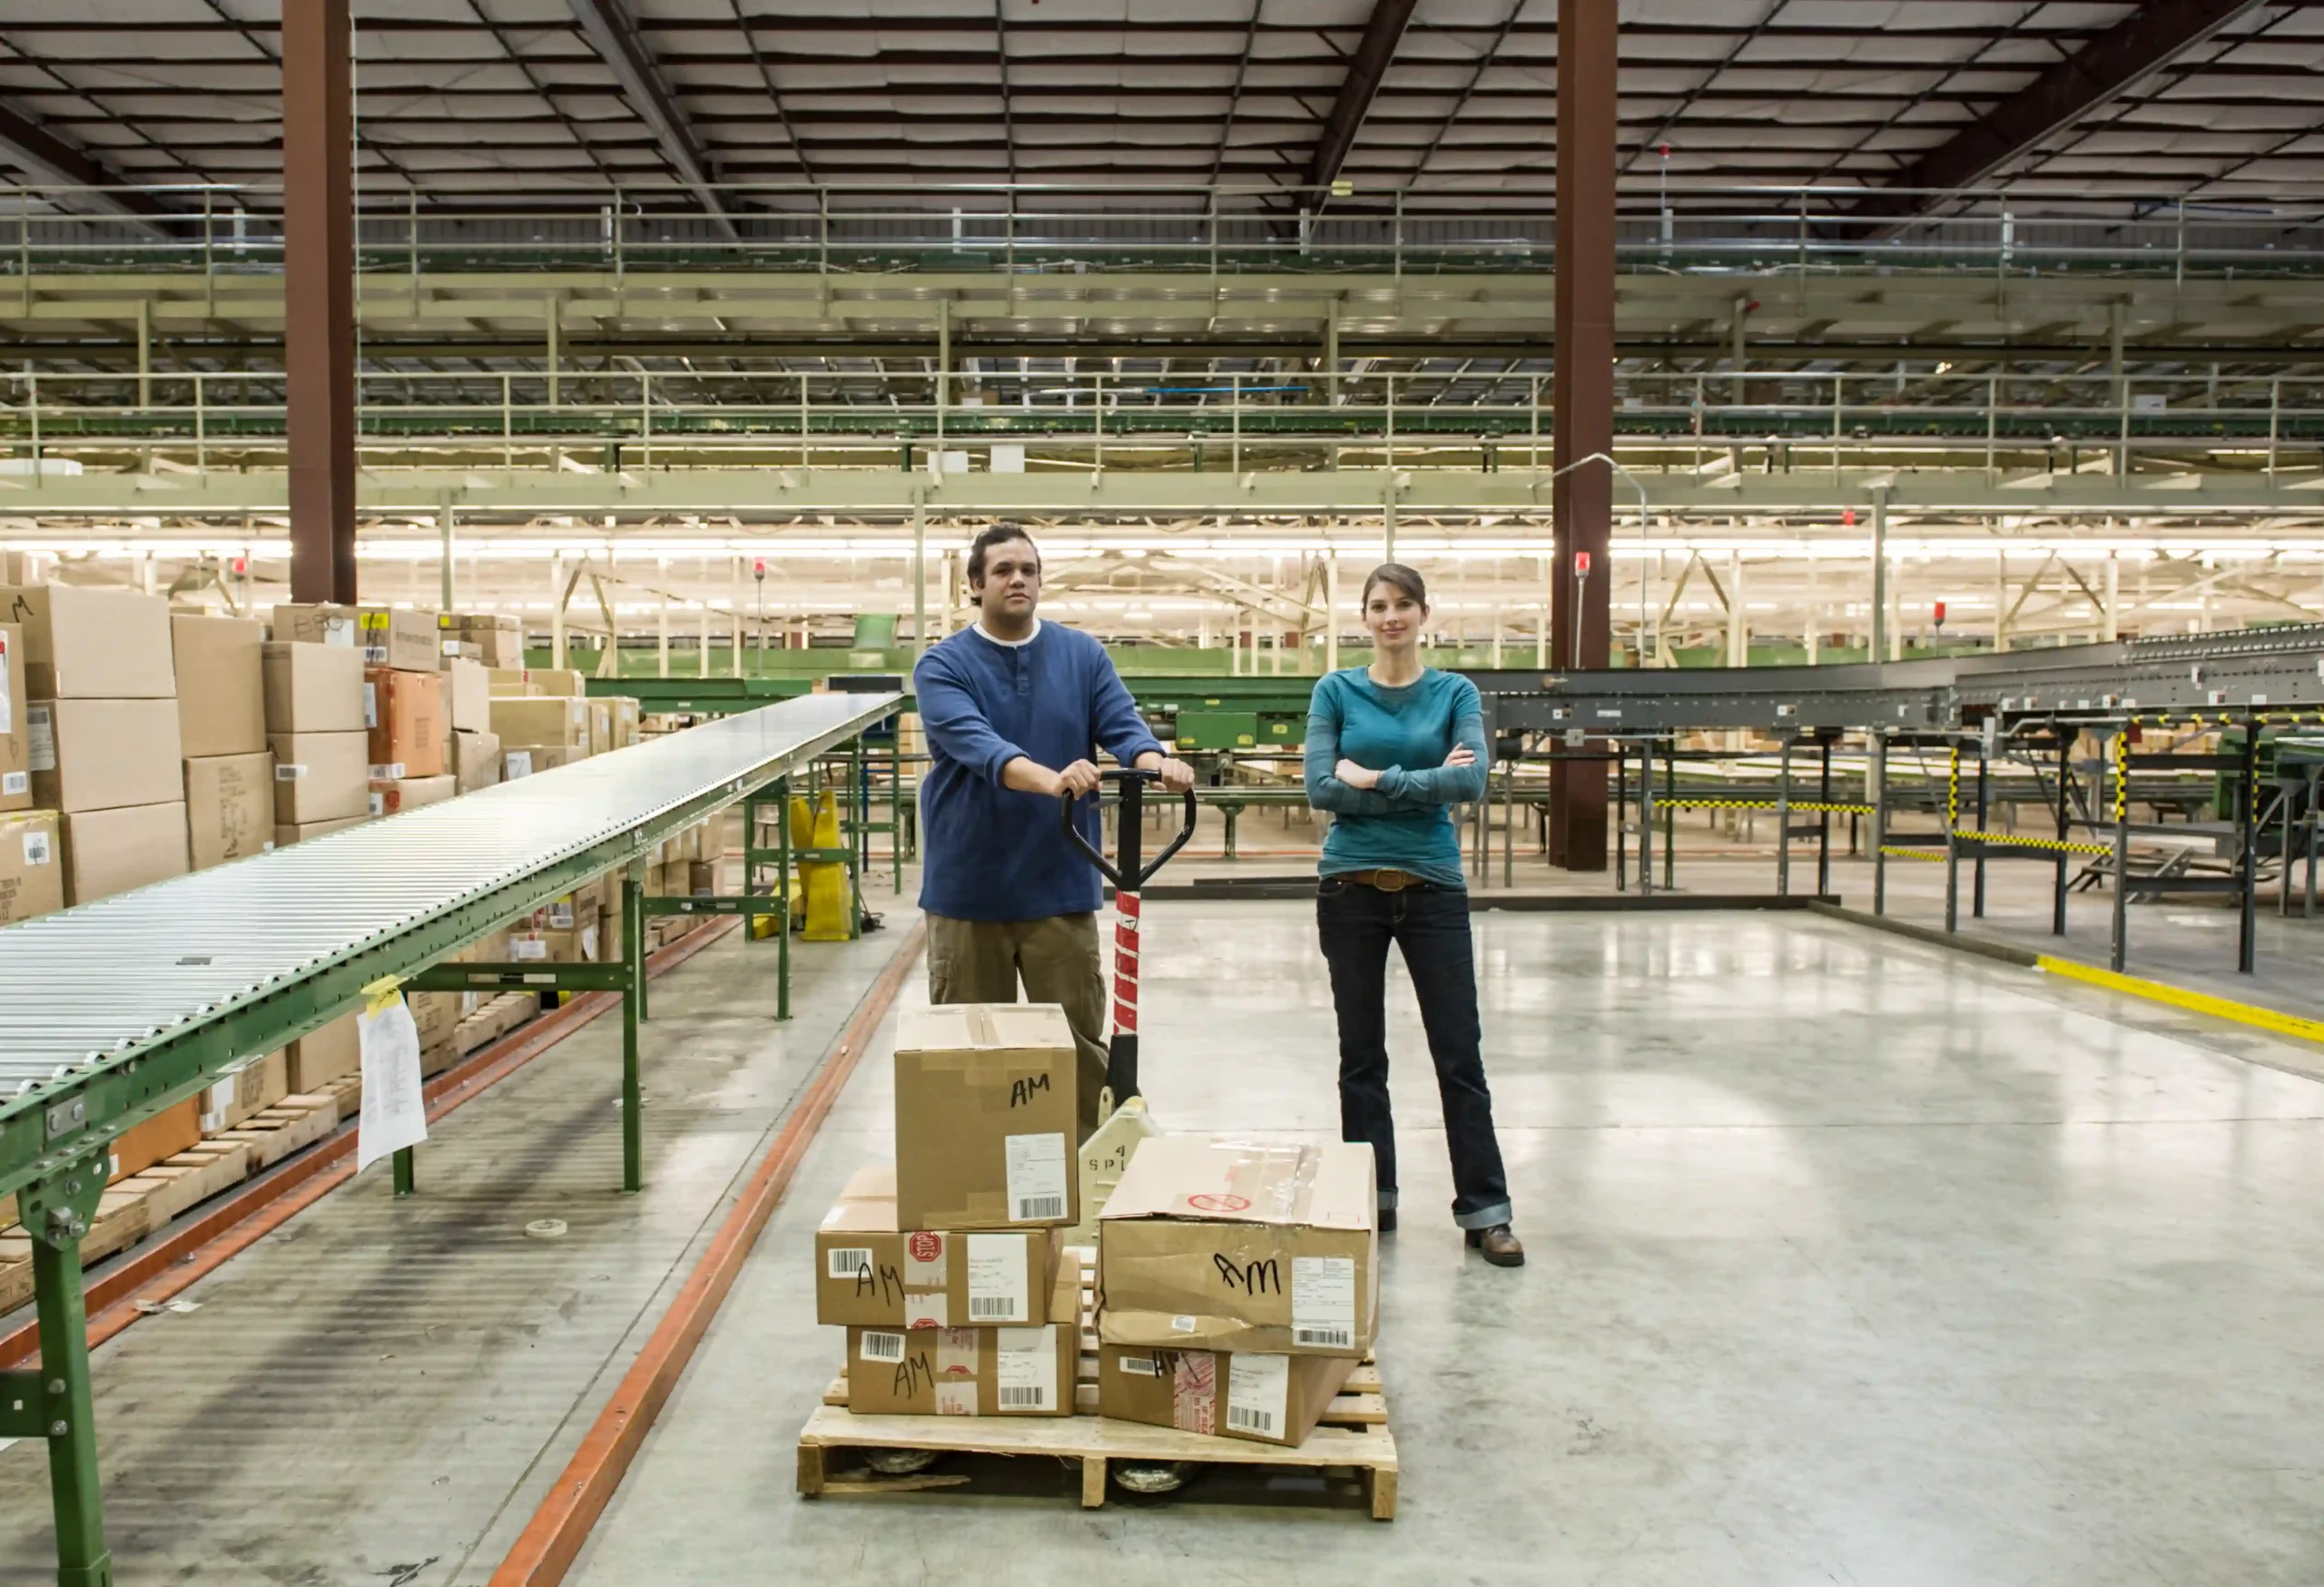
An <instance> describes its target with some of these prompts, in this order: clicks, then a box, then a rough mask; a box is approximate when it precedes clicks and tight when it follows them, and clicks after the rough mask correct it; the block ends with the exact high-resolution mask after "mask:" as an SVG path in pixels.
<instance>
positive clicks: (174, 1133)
mask: <svg viewBox="0 0 2324 1587" xmlns="http://www.w3.org/2000/svg"><path fill="white" fill-rule="evenodd" d="M201 1144H202V1102H201V1099H199V1098H197V1097H188V1098H187V1099H185V1100H184V1101H182V1102H176V1103H172V1105H171V1106H169V1107H167V1108H164V1109H162V1110H161V1111H160V1112H159V1113H156V1114H154V1115H153V1118H151V1119H147V1120H145V1122H144V1123H143V1124H133V1125H131V1126H130V1127H129V1128H128V1129H124V1130H123V1131H122V1132H121V1133H120V1134H119V1135H117V1136H115V1137H113V1178H112V1179H111V1180H109V1181H107V1182H108V1183H112V1184H117V1183H119V1182H120V1181H121V1180H123V1179H126V1178H130V1177H131V1176H132V1175H135V1174H142V1173H143V1172H144V1171H145V1170H146V1169H148V1168H152V1167H153V1165H154V1164H155V1163H161V1162H167V1161H168V1160H169V1159H170V1158H173V1157H175V1156H177V1155H178V1153H180V1152H182V1151H191V1150H192V1149H193V1148H195V1147H197V1146H199V1145H201Z"/></svg>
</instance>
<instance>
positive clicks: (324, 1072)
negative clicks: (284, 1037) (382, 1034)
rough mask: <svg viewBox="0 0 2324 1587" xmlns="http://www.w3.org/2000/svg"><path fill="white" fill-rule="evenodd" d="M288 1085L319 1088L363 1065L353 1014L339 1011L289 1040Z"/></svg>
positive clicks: (312, 1089) (296, 1088) (300, 1087)
mask: <svg viewBox="0 0 2324 1587" xmlns="http://www.w3.org/2000/svg"><path fill="white" fill-rule="evenodd" d="M290 1052H291V1089H292V1090H293V1091H298V1092H301V1093H303V1092H308V1091H320V1090H321V1089H323V1088H324V1087H325V1086H327V1085H329V1084H330V1082H331V1081H333V1080H335V1079H339V1078H340V1076H342V1075H351V1074H353V1073H355V1072H356V1071H357V1070H358V1069H361V1068H362V1067H363V1043H362V1037H361V1036H360V1035H359V1033H358V1031H357V1030H356V1028H355V1016H354V1015H353V1014H341V1015H340V1017H339V1018H338V1019H336V1020H332V1021H331V1022H330V1024H328V1025H325V1026H323V1027H322V1028H321V1029H320V1030H310V1031H308V1032H307V1033H306V1034H305V1035H304V1036H301V1037H300V1038H299V1039H298V1040H296V1041H293V1042H292V1043H291V1047H290Z"/></svg>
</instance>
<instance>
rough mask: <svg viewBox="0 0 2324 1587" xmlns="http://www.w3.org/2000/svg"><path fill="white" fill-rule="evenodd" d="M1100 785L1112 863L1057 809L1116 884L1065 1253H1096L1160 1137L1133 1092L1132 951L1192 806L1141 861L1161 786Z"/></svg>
mask: <svg viewBox="0 0 2324 1587" xmlns="http://www.w3.org/2000/svg"><path fill="white" fill-rule="evenodd" d="M1100 776H1101V777H1102V779H1103V780H1104V781H1106V782H1108V783H1112V784H1116V785H1117V786H1118V788H1119V790H1120V805H1119V808H1118V811H1117V813H1116V820H1115V827H1116V838H1115V844H1114V846H1115V851H1116V854H1117V858H1115V859H1113V860H1110V861H1109V860H1108V859H1107V858H1106V856H1105V854H1104V853H1102V852H1100V851H1099V850H1098V849H1097V848H1095V847H1093V846H1092V845H1091V844H1090V842H1089V840H1088V838H1085V837H1083V836H1082V835H1081V829H1080V828H1079V827H1078V826H1076V825H1075V824H1074V823H1073V813H1074V806H1075V804H1076V803H1077V801H1075V800H1073V799H1070V798H1063V799H1059V801H1058V821H1059V825H1061V826H1062V827H1063V828H1064V829H1065V835H1066V836H1067V837H1068V838H1069V839H1070V840H1072V843H1073V846H1074V847H1075V848H1077V849H1079V850H1080V851H1081V853H1083V854H1084V855H1085V856H1087V857H1088V861H1089V862H1090V863H1091V864H1092V865H1095V866H1096V867H1098V873H1099V874H1100V875H1102V876H1104V877H1105V878H1106V880H1107V881H1108V882H1112V883H1113V884H1114V910H1115V916H1114V989H1113V1003H1114V1030H1113V1035H1112V1036H1111V1037H1110V1038H1109V1039H1108V1041H1107V1045H1106V1089H1104V1090H1102V1091H1100V1092H1099V1093H1098V1119H1100V1121H1101V1122H1100V1123H1099V1124H1098V1129H1097V1132H1096V1133H1095V1134H1093V1135H1091V1136H1090V1138H1088V1140H1086V1141H1084V1142H1083V1143H1082V1146H1081V1221H1080V1222H1079V1223H1078V1224H1076V1225H1075V1226H1074V1227H1072V1228H1070V1229H1068V1230H1067V1231H1066V1237H1065V1243H1066V1244H1067V1245H1068V1246H1094V1245H1096V1244H1097V1243H1098V1212H1099V1211H1100V1209H1102V1208H1103V1207H1105V1205H1106V1198H1108V1196H1111V1195H1112V1194H1113V1193H1114V1187H1115V1186H1117V1185H1118V1184H1120V1183H1121V1178H1122V1170H1123V1169H1124V1168H1128V1166H1129V1159H1130V1158H1131V1156H1132V1155H1133V1154H1135V1153H1136V1152H1137V1148H1138V1144H1139V1143H1140V1142H1141V1141H1144V1140H1146V1139H1147V1138H1150V1137H1153V1136H1157V1135H1159V1134H1161V1133H1162V1132H1161V1130H1160V1129H1157V1128H1156V1127H1155V1124H1154V1121H1153V1119H1152V1118H1151V1117H1149V1116H1148V1114H1147V1109H1146V1099H1145V1098H1144V1097H1143V1096H1142V1095H1140V1094H1139V1092H1138V1089H1137V951H1138V924H1139V914H1138V894H1139V892H1141V891H1142V890H1143V889H1144V888H1145V886H1146V884H1147V882H1150V881H1152V880H1153V879H1154V874H1155V872H1157V871H1159V870H1161V869H1162V867H1163V866H1164V865H1166V864H1167V863H1169V862H1170V857H1171V856H1172V855H1173V854H1176V853H1177V852H1178V851H1179V850H1180V849H1183V848H1185V847H1186V846H1187V839H1189V838H1191V837H1193V836H1194V835H1195V816H1196V811H1197V808H1198V807H1197V805H1196V803H1195V793H1194V790H1193V789H1191V788H1189V789H1187V792H1186V802H1187V823H1186V825H1185V826H1184V827H1183V828H1181V829H1180V830H1179V832H1178V834H1177V836H1176V837H1174V838H1172V839H1171V840H1170V841H1169V842H1168V843H1166V844H1164V845H1163V848H1162V852H1161V853H1158V854H1157V855H1155V856H1154V858H1153V859H1152V860H1151V861H1147V860H1146V859H1145V856H1144V850H1145V846H1146V791H1147V786H1148V785H1149V784H1154V783H1157V782H1158V781H1159V778H1158V777H1157V774H1155V773H1152V772H1147V771H1140V770H1137V769H1136V768H1133V767H1123V768H1120V769H1118V770H1114V771H1108V772H1104V773H1101V774H1100Z"/></svg>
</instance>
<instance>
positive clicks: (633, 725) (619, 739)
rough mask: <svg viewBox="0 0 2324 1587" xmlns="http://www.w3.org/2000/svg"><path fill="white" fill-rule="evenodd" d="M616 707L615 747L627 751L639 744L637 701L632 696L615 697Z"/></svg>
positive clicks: (614, 705) (614, 703)
mask: <svg viewBox="0 0 2324 1587" xmlns="http://www.w3.org/2000/svg"><path fill="white" fill-rule="evenodd" d="M613 707H614V747H615V749H627V748H628V747H629V746H630V745H631V744H635V743H636V742H637V723H638V716H637V700H636V697H635V695H615V696H614V697H613Z"/></svg>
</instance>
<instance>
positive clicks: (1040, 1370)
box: [847, 1323, 1081, 1416]
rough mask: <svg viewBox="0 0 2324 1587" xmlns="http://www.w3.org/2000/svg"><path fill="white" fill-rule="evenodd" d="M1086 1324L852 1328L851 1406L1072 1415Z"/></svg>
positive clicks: (874, 1410) (895, 1411) (867, 1411)
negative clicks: (1002, 1326) (1082, 1331)
mask: <svg viewBox="0 0 2324 1587" xmlns="http://www.w3.org/2000/svg"><path fill="white" fill-rule="evenodd" d="M1080 1335H1081V1326H1080V1324H1078V1323H1046V1324H1042V1325H1040V1326H1035V1327H1004V1328H850V1329H848V1331H847V1404H848V1409H850V1410H851V1411H853V1412H855V1413H857V1414H858V1415H907V1416H910V1415H921V1416H1069V1415H1072V1414H1073V1382H1074V1377H1075V1375H1076V1373H1077V1371H1078V1367H1079V1365H1080V1358H1081V1342H1080Z"/></svg>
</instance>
